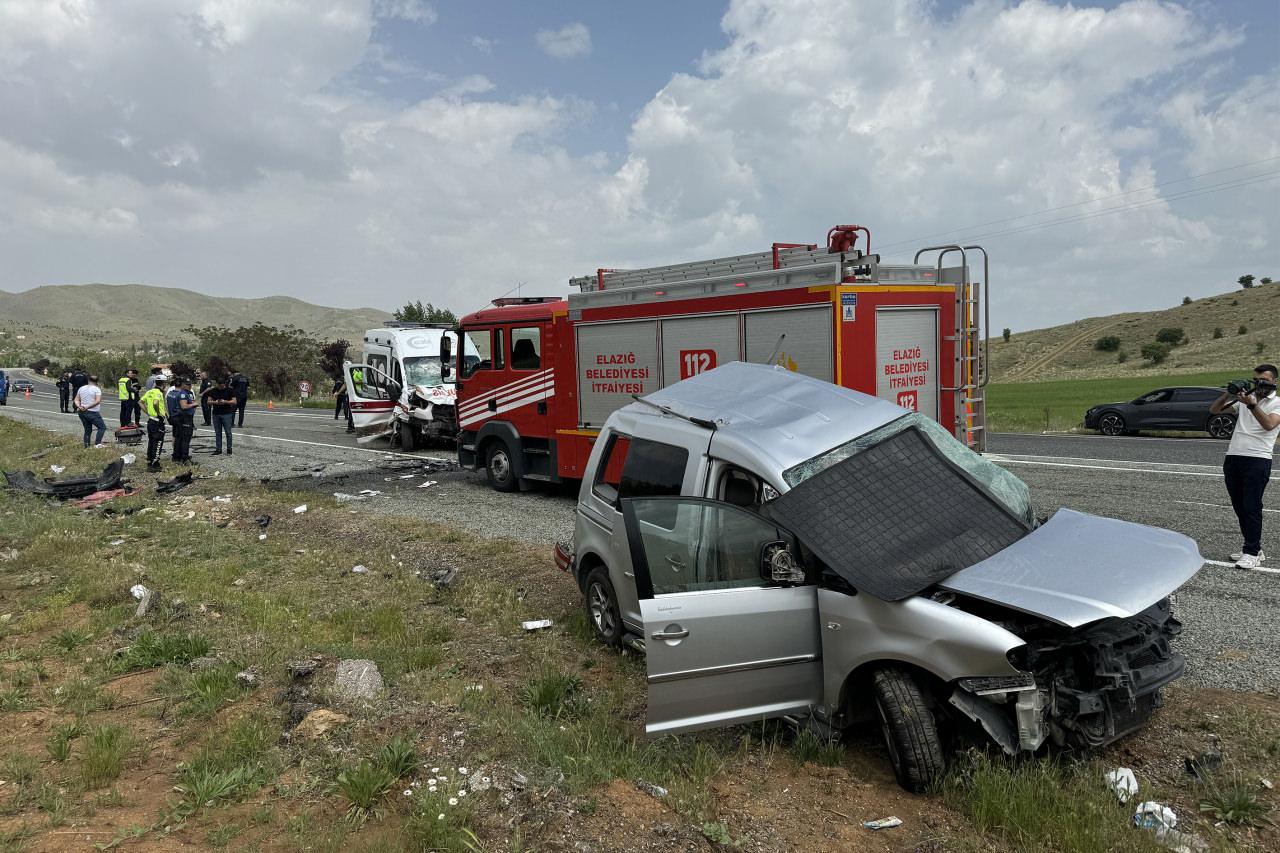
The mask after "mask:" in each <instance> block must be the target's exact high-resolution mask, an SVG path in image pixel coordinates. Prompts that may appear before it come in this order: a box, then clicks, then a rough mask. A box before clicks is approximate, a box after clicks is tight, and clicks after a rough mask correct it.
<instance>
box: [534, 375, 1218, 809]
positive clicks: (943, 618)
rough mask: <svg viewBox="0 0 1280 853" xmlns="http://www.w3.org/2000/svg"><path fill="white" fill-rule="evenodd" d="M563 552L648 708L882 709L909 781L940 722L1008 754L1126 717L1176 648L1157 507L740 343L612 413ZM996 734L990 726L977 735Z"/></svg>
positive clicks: (1154, 699)
mask: <svg viewBox="0 0 1280 853" xmlns="http://www.w3.org/2000/svg"><path fill="white" fill-rule="evenodd" d="M557 561H558V562H559V564H560V565H561V567H562V568H565V569H567V570H569V571H571V572H573V573H574V575H575V577H576V578H577V580H578V584H579V586H580V588H581V589H582V591H583V595H584V598H585V601H586V607H587V610H588V613H589V616H590V620H591V624H592V625H593V626H594V629H595V632H596V633H597V635H598V636H599V638H600V639H601V640H603V641H604V642H606V643H609V644H624V643H625V644H629V645H632V646H635V647H638V648H643V649H644V651H645V653H646V660H647V669H648V693H649V703H648V719H647V727H646V728H647V731H649V732H650V733H651V734H658V733H674V732H685V731H692V730H695V729H702V728H709V727H713V726H726V725H732V724H736V723H745V722H750V721H755V720H760V719H763V718H769V717H788V718H792V719H795V720H797V721H800V722H802V723H803V724H805V725H809V726H811V727H813V728H815V729H816V730H818V731H819V732H821V733H824V734H827V735H830V736H835V735H838V734H839V733H840V732H842V731H843V730H844V729H846V728H848V727H850V726H852V725H855V724H858V723H864V722H865V723H872V724H875V723H878V724H879V725H880V727H881V729H882V731H883V734H884V739H885V743H886V744H887V746H888V751H889V755H890V758H891V760H892V763H893V768H894V772H895V774H896V776H897V778H898V781H899V782H900V783H901V784H902V785H903V786H904V787H906V788H908V789H910V790H921V789H923V788H924V787H926V786H927V785H929V784H930V783H931V782H932V781H934V780H935V779H937V778H938V776H939V774H941V773H942V771H943V770H944V768H945V765H946V752H945V750H944V743H945V742H947V740H948V739H949V737H950V736H951V735H953V734H964V733H971V734H977V735H978V736H985V737H989V738H990V739H991V740H992V741H994V742H995V743H996V744H998V745H999V746H1000V747H1001V748H1003V749H1004V750H1005V751H1006V752H1007V753H1009V754H1015V753H1018V752H1020V751H1035V750H1038V749H1040V748H1041V747H1042V746H1044V745H1045V744H1048V743H1052V744H1056V745H1060V746H1070V747H1081V748H1089V747H1097V746H1100V745H1103V744H1106V743H1109V742H1111V741H1113V740H1115V739H1116V738H1119V737H1121V736H1122V735H1124V734H1126V733H1128V732H1131V731H1133V730H1134V729H1136V728H1138V727H1139V726H1141V725H1142V724H1143V723H1144V722H1145V721H1146V720H1147V719H1148V718H1149V717H1150V716H1151V714H1152V712H1153V711H1154V710H1155V709H1156V708H1157V707H1159V705H1160V690H1161V688H1162V687H1163V686H1164V685H1166V684H1168V683H1169V682H1171V681H1173V680H1174V679H1176V678H1178V677H1179V676H1180V675H1181V674H1182V672H1183V669H1184V666H1185V664H1184V660H1183V657H1182V656H1181V655H1180V654H1178V653H1177V652H1176V651H1174V650H1173V648H1172V647H1171V641H1172V640H1173V638H1174V637H1176V636H1177V635H1178V633H1179V630H1180V625H1179V623H1178V621H1177V620H1176V619H1175V618H1174V617H1173V615H1172V612H1171V609H1170V604H1169V595H1170V594H1171V593H1172V592H1174V591H1175V590H1176V589H1178V588H1179V587H1180V586H1182V585H1183V584H1184V583H1186V582H1187V580H1189V579H1190V578H1191V577H1192V576H1193V575H1194V574H1195V573H1196V572H1197V571H1198V570H1199V569H1200V567H1201V565H1202V564H1203V560H1202V558H1201V556H1200V552H1199V550H1198V548H1197V546H1196V544H1195V542H1193V541H1192V540H1191V539H1188V538H1187V537H1185V536H1182V535H1179V534H1177V533H1173V532H1170V531H1168V530H1161V529H1158V528H1153V527H1146V526H1142V525H1138V524H1132V523H1129V522H1124V521H1117V520H1114V519H1107V518H1100V517H1097V516H1092V515H1086V514H1084V513H1080V512H1076V511H1073V510H1070V509H1060V510H1058V512H1056V513H1055V514H1054V515H1053V516H1052V517H1051V518H1049V519H1048V520H1047V521H1046V522H1043V523H1037V521H1036V518H1035V516H1034V515H1033V512H1032V506H1031V500H1030V495H1029V493H1028V490H1027V487H1026V486H1025V485H1024V484H1023V483H1022V482H1021V481H1020V480H1018V479H1017V478H1016V477H1014V476H1013V475H1012V474H1010V473H1009V472H1007V471H1005V470H1003V469H1002V468H999V467H998V466H996V465H995V464H993V463H991V462H990V461H988V460H986V459H984V458H982V457H981V456H979V455H978V454H976V453H973V452H972V451H970V450H969V449H968V448H966V447H964V446H963V445H962V444H960V443H959V442H957V441H956V440H955V439H954V438H953V437H952V436H951V435H950V434H949V433H948V432H947V431H946V430H945V429H944V428H943V427H941V426H940V425H939V424H937V423H936V422H935V421H932V420H930V419H928V418H926V417H923V416H921V415H918V414H914V413H911V412H908V411H906V410H904V409H901V408H898V407H897V406H895V405H893V404H891V403H889V402H887V401H885V400H881V399H878V398H875V397H870V396H867V395H865V394H861V393H859V392H856V391H851V390H849V389H846V388H842V387H839V386H836V385H831V384H828V383H826V382H821V381H819V380H816V379H811V378H808V377H805V376H800V375H797V374H795V373H791V372H788V371H786V370H783V369H780V368H774V367H768V366H764V365H753V364H744V363H741V362H734V363H731V364H726V365H724V366H722V367H719V368H716V369H714V370H711V371H709V372H707V373H703V374H700V375H698V376H695V377H693V378H690V379H688V380H685V381H683V382H680V383H678V384H675V385H672V386H670V387H668V388H665V389H663V390H661V391H658V392H656V393H653V394H650V395H649V396H647V397H645V398H643V399H640V400H637V401H636V402H634V403H632V404H630V405H628V406H626V407H624V408H623V409H620V410H619V411H617V412H615V413H614V414H613V415H612V416H610V418H609V420H608V422H607V423H606V424H605V426H604V428H603V429H602V430H601V432H600V435H599V438H598V439H597V441H596V443H595V447H594V449H593V451H592V453H591V458H590V461H589V463H588V465H587V469H586V476H585V478H584V480H583V483H582V490H581V493H580V496H579V501H578V508H577V520H576V525H575V539H574V542H573V544H572V545H570V546H562V547H561V548H560V549H558V553H557ZM984 733H985V734H984Z"/></svg>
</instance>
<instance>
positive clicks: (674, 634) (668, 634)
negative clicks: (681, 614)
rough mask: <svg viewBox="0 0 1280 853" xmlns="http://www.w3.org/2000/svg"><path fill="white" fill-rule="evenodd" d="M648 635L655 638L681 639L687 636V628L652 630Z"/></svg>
mask: <svg viewBox="0 0 1280 853" xmlns="http://www.w3.org/2000/svg"><path fill="white" fill-rule="evenodd" d="M650 636H651V637H653V639H655V640H683V639H684V638H685V637H687V636H689V629H688V628H676V630H674V631H654V632H653V633H652V634H651V635H650Z"/></svg>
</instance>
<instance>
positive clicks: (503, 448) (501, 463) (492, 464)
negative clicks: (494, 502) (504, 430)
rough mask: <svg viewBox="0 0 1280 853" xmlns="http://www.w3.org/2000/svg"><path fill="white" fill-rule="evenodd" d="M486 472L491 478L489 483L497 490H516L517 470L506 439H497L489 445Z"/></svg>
mask: <svg viewBox="0 0 1280 853" xmlns="http://www.w3.org/2000/svg"><path fill="white" fill-rule="evenodd" d="M484 472H485V474H486V476H488V478H489V485H490V486H493V488H494V489H496V490H497V491H499V492H514V491H515V490H516V472H515V468H513V467H512V465H511V451H510V450H509V449H508V448H507V443H506V442H505V441H495V442H493V443H492V444H490V445H489V449H488V451H486V452H485V456H484Z"/></svg>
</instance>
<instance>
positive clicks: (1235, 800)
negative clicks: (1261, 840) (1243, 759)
mask: <svg viewBox="0 0 1280 853" xmlns="http://www.w3.org/2000/svg"><path fill="white" fill-rule="evenodd" d="M1207 784H1208V791H1206V793H1205V796H1204V798H1203V799H1202V800H1201V801H1200V811H1201V813H1203V814H1207V815H1209V816H1210V817H1212V818H1213V819H1214V820H1218V821H1222V822H1223V823H1228V824H1232V825H1234V826H1261V825H1263V824H1264V823H1269V821H1268V820H1267V816H1266V815H1267V811H1268V810H1269V807H1268V806H1267V804H1266V803H1265V802H1263V801H1262V800H1260V799H1258V794H1257V792H1255V791H1254V790H1253V786H1252V785H1251V784H1249V783H1248V782H1246V781H1245V780H1244V779H1241V778H1236V779H1232V780H1230V781H1228V782H1227V783H1226V784H1225V785H1219V784H1218V783H1217V782H1216V781H1214V780H1208V783H1207Z"/></svg>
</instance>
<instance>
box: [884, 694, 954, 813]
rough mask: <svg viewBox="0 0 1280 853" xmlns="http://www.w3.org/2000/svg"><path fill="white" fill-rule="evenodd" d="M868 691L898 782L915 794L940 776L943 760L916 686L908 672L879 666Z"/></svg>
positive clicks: (935, 729)
mask: <svg viewBox="0 0 1280 853" xmlns="http://www.w3.org/2000/svg"><path fill="white" fill-rule="evenodd" d="M872 691H873V693H874V695H875V702H876V711H877V713H878V715H879V717H880V729H881V731H882V732H883V733H884V741H885V745H886V746H887V747H888V748H889V760H890V761H891V762H892V764H893V775H894V776H895V777H897V779H898V784H899V785H901V786H902V787H903V788H905V789H907V790H908V791H911V792H912V793H916V794H919V793H922V792H924V791H926V790H928V789H929V788H930V787H931V786H932V785H934V784H935V783H937V782H938V780H940V779H941V778H942V774H943V772H944V771H945V770H946V767H947V762H946V757H945V756H944V755H943V752H942V739H941V738H940V737H939V736H938V724H937V721H936V720H935V719H934V716H933V711H932V710H931V709H930V708H929V705H928V704H927V703H926V702H925V699H924V693H923V692H922V691H921V690H920V685H919V684H918V683H917V682H916V680H915V678H914V677H913V676H912V675H911V673H909V672H906V671H904V670H901V669H881V670H877V671H876V674H875V676H874V678H873V679H872Z"/></svg>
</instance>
